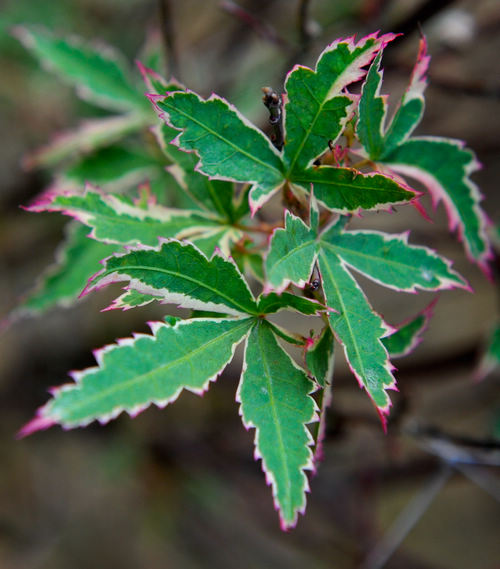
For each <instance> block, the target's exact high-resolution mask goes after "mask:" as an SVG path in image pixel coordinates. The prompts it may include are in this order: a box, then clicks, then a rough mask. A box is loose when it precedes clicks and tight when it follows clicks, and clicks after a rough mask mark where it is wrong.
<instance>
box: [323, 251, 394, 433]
mask: <svg viewBox="0 0 500 569" xmlns="http://www.w3.org/2000/svg"><path fill="white" fill-rule="evenodd" d="M318 262H319V268H320V273H321V280H322V285H323V291H324V293H325V298H326V303H327V305H328V307H329V308H330V309H331V311H330V312H329V313H328V318H329V321H330V325H331V327H332V330H333V332H334V334H335V336H336V337H337V338H338V340H339V341H340V342H341V343H342V345H343V347H344V352H345V355H346V357H347V361H348V362H349V366H350V368H351V370H352V372H353V373H354V375H355V376H356V378H357V380H358V382H359V384H360V385H361V386H362V387H364V388H365V389H366V392H367V393H368V395H369V396H370V398H371V399H372V401H373V403H374V404H375V407H376V409H377V411H378V413H379V415H380V418H381V420H382V423H383V425H384V427H385V416H386V415H387V414H388V412H389V408H390V405H391V402H390V399H389V396H388V395H387V393H386V390H387V389H394V388H395V385H396V380H395V379H394V376H393V375H392V370H393V369H394V368H393V366H392V364H391V363H390V361H389V356H388V354H387V350H386V349H385V347H384V345H383V343H382V341H381V339H382V337H383V336H386V335H387V334H388V332H390V328H389V327H388V326H387V325H386V324H385V322H384V321H383V320H382V318H380V316H379V315H378V314H376V313H375V312H374V311H373V309H372V307H371V306H370V304H369V303H368V301H367V299H366V297H365V295H364V294H363V292H362V291H361V289H360V288H359V286H358V284H357V283H356V281H355V280H354V279H353V278H352V276H351V275H350V274H349V273H348V271H347V270H346V269H345V267H344V265H343V263H342V261H341V260H340V259H339V258H338V257H337V256H336V255H335V254H334V253H333V252H332V251H330V250H329V249H328V248H324V249H322V250H321V252H320V254H319V257H318Z"/></svg>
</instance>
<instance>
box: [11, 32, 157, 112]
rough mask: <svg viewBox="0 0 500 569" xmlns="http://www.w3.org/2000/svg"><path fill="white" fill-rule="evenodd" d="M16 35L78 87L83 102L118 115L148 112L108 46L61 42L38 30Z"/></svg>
mask: <svg viewBox="0 0 500 569" xmlns="http://www.w3.org/2000/svg"><path fill="white" fill-rule="evenodd" d="M15 34H16V36H17V37H18V39H19V40H20V41H21V42H22V43H23V44H24V45H25V46H26V48H28V49H29V50H30V51H31V52H32V53H33V55H35V56H36V57H37V58H38V59H39V60H40V61H41V62H42V63H43V64H44V65H46V66H47V67H48V68H49V69H50V70H52V71H54V72H56V73H57V74H58V75H59V76H60V77H61V79H63V80H65V81H67V82H68V83H69V84H70V85H72V86H74V87H76V91H77V93H78V95H79V96H80V97H81V98H82V99H85V100H87V101H89V102H91V103H94V104H96V105H98V106H101V107H104V108H106V109H110V110H111V111H115V112H116V111H117V110H123V111H131V110H137V109H139V110H143V111H144V112H147V100H146V99H145V97H144V96H143V95H142V94H141V92H140V91H138V90H137V89H136V88H135V85H134V83H133V81H132V80H131V78H130V75H129V71H128V69H127V67H126V65H125V62H124V61H123V58H122V56H121V55H120V54H118V53H117V52H115V51H114V50H113V49H112V48H110V47H109V46H97V45H90V44H88V43H85V42H84V41H82V40H81V39H78V38H71V39H64V38H59V37H56V36H54V35H52V34H51V33H49V32H47V31H46V30H42V29H40V28H35V27H31V28H26V27H18V28H16V29H15Z"/></svg>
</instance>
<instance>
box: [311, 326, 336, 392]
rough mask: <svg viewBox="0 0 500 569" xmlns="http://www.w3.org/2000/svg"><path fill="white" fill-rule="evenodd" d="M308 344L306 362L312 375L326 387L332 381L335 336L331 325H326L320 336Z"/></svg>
mask: <svg viewBox="0 0 500 569" xmlns="http://www.w3.org/2000/svg"><path fill="white" fill-rule="evenodd" d="M310 342H311V343H310V345H308V346H307V351H306V364H307V369H308V370H309V372H310V374H311V376H312V377H313V378H314V379H315V380H316V382H317V383H318V384H319V385H320V386H321V387H325V386H326V385H328V384H330V383H331V381H332V374H333V361H334V349H333V348H334V345H333V344H334V337H333V334H332V330H331V328H330V326H325V327H324V328H323V330H322V331H321V333H320V334H319V336H318V337H316V338H313V339H312V340H310Z"/></svg>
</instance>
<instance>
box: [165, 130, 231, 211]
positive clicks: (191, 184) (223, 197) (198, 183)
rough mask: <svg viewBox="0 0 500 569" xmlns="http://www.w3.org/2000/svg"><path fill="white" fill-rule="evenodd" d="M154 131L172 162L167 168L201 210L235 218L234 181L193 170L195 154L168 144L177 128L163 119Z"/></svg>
mask: <svg viewBox="0 0 500 569" xmlns="http://www.w3.org/2000/svg"><path fill="white" fill-rule="evenodd" d="M154 132H155V134H156V137H157V139H158V142H159V143H160V146H161V148H162V150H163V151H164V153H165V154H166V156H167V157H168V158H169V159H170V160H171V161H172V162H174V164H173V165H172V166H170V167H169V168H168V171H169V172H170V173H171V174H172V176H174V178H175V179H176V180H177V182H178V184H179V185H180V186H181V188H183V190H184V191H185V192H187V193H188V194H189V195H190V196H191V197H192V198H193V199H194V200H195V201H196V202H197V203H198V204H199V205H200V206H201V207H203V208H204V209H205V210H207V211H210V212H213V211H215V212H217V213H218V214H219V215H221V216H222V217H224V218H226V219H227V220H228V221H235V212H234V206H233V196H234V184H233V183H232V182H226V181H223V180H212V179H210V178H208V177H207V176H204V175H203V174H200V172H198V171H196V170H195V168H196V165H197V164H198V157H197V156H196V154H194V153H189V152H183V151H182V150H179V148H178V147H177V146H175V145H174V144H170V142H171V141H172V140H173V139H174V138H175V137H176V136H178V134H179V131H178V130H175V129H173V128H172V127H170V126H168V125H167V124H165V123H163V124H162V125H160V128H157V129H155V131H154Z"/></svg>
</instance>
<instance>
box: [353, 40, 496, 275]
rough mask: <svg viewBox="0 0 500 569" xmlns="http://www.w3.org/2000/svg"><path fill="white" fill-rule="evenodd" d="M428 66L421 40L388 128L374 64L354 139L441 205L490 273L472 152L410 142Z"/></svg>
mask: <svg viewBox="0 0 500 569" xmlns="http://www.w3.org/2000/svg"><path fill="white" fill-rule="evenodd" d="M428 64H429V57H428V56H427V47H426V42H425V39H422V40H421V42H420V49H419V54H418V58H417V62H416V65H415V68H414V70H413V74H412V77H411V80H410V84H409V86H408V88H407V90H406V91H405V93H404V95H403V97H402V99H401V103H400V105H399V107H398V109H397V110H396V113H395V115H394V118H393V119H392V121H391V122H390V123H389V124H388V125H386V119H387V104H386V97H383V96H380V95H379V92H380V87H381V83H382V73H381V72H380V69H379V65H380V58H379V57H378V58H377V59H376V60H375V61H374V62H373V64H372V66H371V68H370V70H369V72H368V76H367V80H366V82H365V85H364V86H363V89H362V95H361V99H360V103H359V120H358V124H357V135H358V138H359V140H360V142H361V143H362V145H363V147H364V152H365V153H366V155H367V156H368V157H369V158H370V159H371V160H374V161H377V162H380V163H383V164H384V168H385V170H384V171H387V166H388V167H389V168H390V169H392V170H394V171H395V172H397V173H399V174H403V175H404V176H409V177H411V178H414V179H416V180H418V181H419V182H420V183H422V184H423V185H424V186H425V187H426V188H427V189H428V191H429V192H430V194H431V197H432V201H433V203H434V206H436V205H437V204H438V203H439V202H440V201H443V202H444V205H445V208H446V212H447V214H448V219H449V226H450V231H454V230H455V229H458V233H459V237H460V239H462V240H463V241H464V246H465V249H466V251H467V253H468V255H469V256H470V257H471V258H472V259H473V260H474V261H475V262H477V263H478V264H479V266H480V267H481V268H482V269H483V270H485V271H486V272H488V261H489V260H490V259H491V249H490V244H489V242H488V238H487V234H486V229H487V225H488V223H487V218H486V216H485V214H484V212H483V211H482V209H481V207H480V202H481V199H482V197H481V194H480V193H479V190H478V188H477V186H476V185H475V184H474V182H473V181H472V180H471V179H470V175H471V174H472V173H473V172H475V171H476V170H477V169H478V168H479V164H478V162H477V160H476V158H475V156H474V153H473V152H472V151H470V150H468V149H466V148H464V144H463V143H462V142H461V141H458V140H454V139H449V138H438V137H410V135H411V134H412V132H413V130H414V129H415V127H416V126H417V125H418V123H419V122H420V120H421V118H422V116H423V112H424V95H423V93H424V90H425V87H426V77H425V74H426V71H427V67H428Z"/></svg>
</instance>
